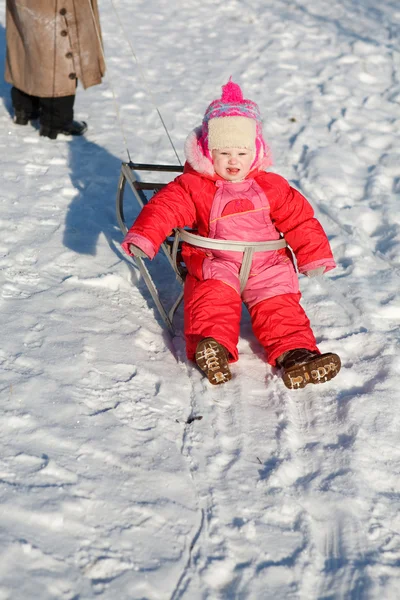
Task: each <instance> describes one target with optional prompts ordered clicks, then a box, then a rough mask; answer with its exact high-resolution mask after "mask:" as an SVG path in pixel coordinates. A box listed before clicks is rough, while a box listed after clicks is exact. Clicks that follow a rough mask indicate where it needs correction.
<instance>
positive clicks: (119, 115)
mask: <svg viewBox="0 0 400 600" xmlns="http://www.w3.org/2000/svg"><path fill="white" fill-rule="evenodd" d="M88 2H89V8H90V12H91V14H92V19H93V25H94V28H95V31H96V36H97V40H98V42H99V48H100V52H101V55H102V57H103V60H104V64H105V65H106V69H107V77H108V79H109V83H110V88H111V93H112V96H113V101H114V109H115V113H116V115H117V121H118V125H119V128H120V130H121V134H122V137H123V140H124V143H125V150H126V153H127V155H128V160H129V162H132V160H131V155H130V154H129V148H128V142H127V139H126V135H125V129H124V126H123V124H122V119H121V113H120V111H119V106H118V102H117V96H116V94H115V90H114V84H113V79H112V77H111V72H110V69H109V68H108V65H107V61H106V57H105V54H104V50H103V42H102V39H101V36H100V32H99V29H98V27H97V23H96V17H95V14H94V11H93V6H92V2H91V0H88Z"/></svg>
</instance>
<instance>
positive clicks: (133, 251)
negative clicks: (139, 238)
mask: <svg viewBox="0 0 400 600" xmlns="http://www.w3.org/2000/svg"><path fill="white" fill-rule="evenodd" d="M129 251H130V253H131V254H132V255H133V256H136V257H137V258H149V257H148V256H147V254H146V252H143V250H141V249H140V248H139V247H138V246H135V244H129Z"/></svg>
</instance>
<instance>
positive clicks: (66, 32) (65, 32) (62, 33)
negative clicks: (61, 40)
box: [61, 29, 68, 37]
mask: <svg viewBox="0 0 400 600" xmlns="http://www.w3.org/2000/svg"><path fill="white" fill-rule="evenodd" d="M61 35H62V36H63V37H65V36H67V35H68V31H65V29H63V30H62V32H61Z"/></svg>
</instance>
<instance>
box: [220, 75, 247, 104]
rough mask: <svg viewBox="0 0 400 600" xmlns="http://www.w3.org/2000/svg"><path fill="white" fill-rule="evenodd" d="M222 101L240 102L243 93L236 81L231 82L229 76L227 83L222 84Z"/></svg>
mask: <svg viewBox="0 0 400 600" xmlns="http://www.w3.org/2000/svg"><path fill="white" fill-rule="evenodd" d="M221 100H222V102H242V101H243V94H242V90H241V89H240V86H239V85H238V84H237V83H233V81H232V77H230V78H229V81H228V83H226V84H225V85H223V86H222V96H221Z"/></svg>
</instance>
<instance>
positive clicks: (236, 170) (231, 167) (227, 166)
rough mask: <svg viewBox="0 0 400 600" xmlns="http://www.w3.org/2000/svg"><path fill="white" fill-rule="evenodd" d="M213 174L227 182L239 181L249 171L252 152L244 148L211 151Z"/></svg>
mask: <svg viewBox="0 0 400 600" xmlns="http://www.w3.org/2000/svg"><path fill="white" fill-rule="evenodd" d="M212 159H213V165H214V170H215V172H216V173H217V174H218V175H219V176H220V177H223V178H224V179H227V180H228V181H241V180H242V179H244V178H245V177H246V175H247V174H248V173H249V171H250V167H251V165H252V162H253V160H254V152H252V151H251V150H247V149H246V148H220V149H218V150H213V151H212Z"/></svg>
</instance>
